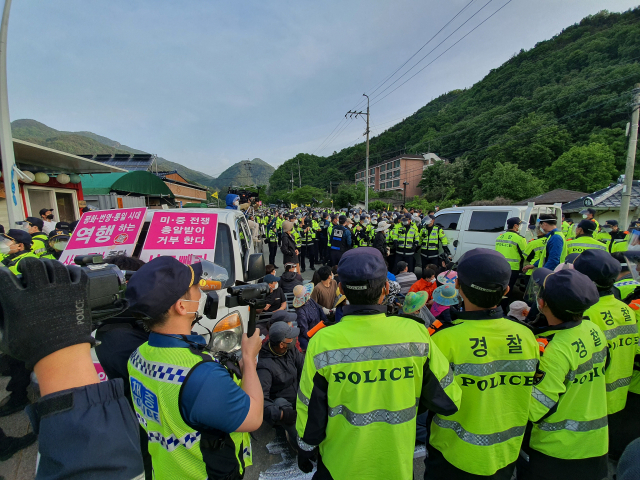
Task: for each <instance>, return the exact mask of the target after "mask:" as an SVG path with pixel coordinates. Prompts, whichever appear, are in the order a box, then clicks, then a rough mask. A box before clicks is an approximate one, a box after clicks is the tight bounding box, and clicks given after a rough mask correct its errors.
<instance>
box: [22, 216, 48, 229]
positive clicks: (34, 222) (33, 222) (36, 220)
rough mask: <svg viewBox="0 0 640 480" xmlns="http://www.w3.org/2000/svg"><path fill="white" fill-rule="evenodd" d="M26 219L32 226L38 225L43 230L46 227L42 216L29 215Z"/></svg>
mask: <svg viewBox="0 0 640 480" xmlns="http://www.w3.org/2000/svg"><path fill="white" fill-rule="evenodd" d="M25 220H26V221H27V222H29V223H30V224H31V226H33V227H38V228H39V229H40V230H42V228H43V227H44V222H43V221H42V219H41V218H36V217H27V218H26V219H25Z"/></svg>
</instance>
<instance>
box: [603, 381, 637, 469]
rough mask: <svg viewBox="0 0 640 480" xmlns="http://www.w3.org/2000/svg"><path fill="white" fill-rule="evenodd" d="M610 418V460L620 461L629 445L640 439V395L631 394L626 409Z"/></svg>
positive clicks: (628, 395)
mask: <svg viewBox="0 0 640 480" xmlns="http://www.w3.org/2000/svg"><path fill="white" fill-rule="evenodd" d="M608 418H609V458H611V459H612V460H615V461H618V459H619V458H620V455H622V452H624V449H625V448H627V445H629V444H630V443H631V442H632V441H633V440H635V439H636V438H638V437H640V395H638V394H636V393H631V392H629V393H628V394H627V404H626V405H625V407H624V408H623V409H622V410H620V411H619V412H616V413H614V414H612V415H609V417H608Z"/></svg>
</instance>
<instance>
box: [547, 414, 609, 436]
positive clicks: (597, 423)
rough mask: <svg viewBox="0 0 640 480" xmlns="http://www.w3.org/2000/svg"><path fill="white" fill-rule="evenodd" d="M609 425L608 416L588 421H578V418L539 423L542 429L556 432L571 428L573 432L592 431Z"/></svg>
mask: <svg viewBox="0 0 640 480" xmlns="http://www.w3.org/2000/svg"><path fill="white" fill-rule="evenodd" d="M606 426H607V417H606V416H604V417H602V418H597V419H595V420H588V421H586V422H578V421H577V420H563V421H561V422H555V423H546V422H541V423H540V424H538V428H540V430H544V431H545V432H555V431H558V430H569V431H571V432H590V431H591V430H598V429H600V428H603V427H606Z"/></svg>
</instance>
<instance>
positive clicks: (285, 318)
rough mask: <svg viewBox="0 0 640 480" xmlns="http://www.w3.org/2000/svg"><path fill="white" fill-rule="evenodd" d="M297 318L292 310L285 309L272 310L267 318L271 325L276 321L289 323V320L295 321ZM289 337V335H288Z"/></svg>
mask: <svg viewBox="0 0 640 480" xmlns="http://www.w3.org/2000/svg"><path fill="white" fill-rule="evenodd" d="M297 320H298V315H296V314H295V313H293V312H287V311H286V310H276V311H275V312H273V315H271V318H270V319H269V324H270V325H273V324H274V323H276V322H284V323H289V322H292V323H293V322H296V321H297ZM288 338H291V337H288Z"/></svg>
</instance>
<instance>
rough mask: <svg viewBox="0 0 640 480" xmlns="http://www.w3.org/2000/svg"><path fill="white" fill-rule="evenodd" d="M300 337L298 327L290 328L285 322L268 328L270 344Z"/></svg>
mask: <svg viewBox="0 0 640 480" xmlns="http://www.w3.org/2000/svg"><path fill="white" fill-rule="evenodd" d="M298 335H300V329H299V328H298V327H290V326H289V325H288V324H286V323H285V322H277V323H274V324H273V325H271V327H269V341H270V342H271V343H280V342H284V339H285V338H296V337H297V336H298Z"/></svg>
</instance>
